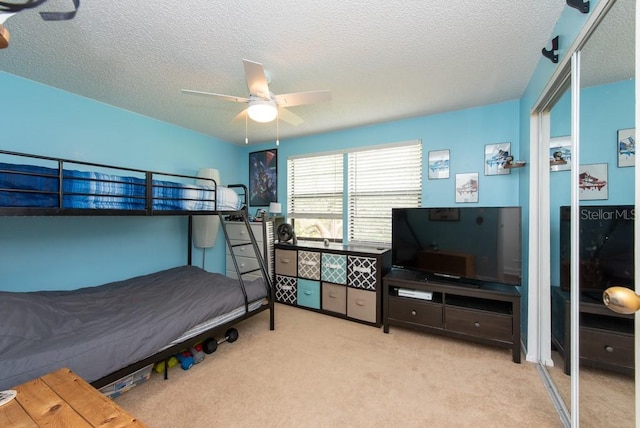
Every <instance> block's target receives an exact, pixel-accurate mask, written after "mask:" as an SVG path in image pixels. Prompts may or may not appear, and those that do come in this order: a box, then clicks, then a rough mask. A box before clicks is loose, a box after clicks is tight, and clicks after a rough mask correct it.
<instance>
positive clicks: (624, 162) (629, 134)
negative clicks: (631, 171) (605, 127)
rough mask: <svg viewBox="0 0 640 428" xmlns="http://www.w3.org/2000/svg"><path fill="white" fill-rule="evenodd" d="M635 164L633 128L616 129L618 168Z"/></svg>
mask: <svg viewBox="0 0 640 428" xmlns="http://www.w3.org/2000/svg"><path fill="white" fill-rule="evenodd" d="M635 164H636V130H635V128H629V129H619V130H618V168H623V167H626V166H635Z"/></svg>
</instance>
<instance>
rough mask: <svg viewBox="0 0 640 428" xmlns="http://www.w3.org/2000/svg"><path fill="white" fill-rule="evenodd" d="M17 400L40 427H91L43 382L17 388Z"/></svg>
mask: <svg viewBox="0 0 640 428" xmlns="http://www.w3.org/2000/svg"><path fill="white" fill-rule="evenodd" d="M15 389H16V391H18V395H17V397H16V398H15V399H16V400H17V401H18V403H20V405H21V406H22V407H23V408H24V410H25V411H26V412H27V413H28V414H29V416H31V418H32V419H33V420H34V421H35V422H36V424H37V425H38V426H51V427H78V428H81V427H91V425H89V423H88V422H87V421H85V420H84V419H83V418H82V417H81V416H80V415H78V414H77V413H76V412H75V411H74V410H73V409H72V408H71V406H70V405H69V404H68V403H66V402H65V401H64V400H62V398H60V396H58V394H56V392H55V391H53V390H51V388H49V386H48V385H47V384H46V383H45V382H44V381H43V380H42V378H38V379H34V380H31V381H29V382H26V383H23V384H22V385H19V386H17V387H16V388H15Z"/></svg>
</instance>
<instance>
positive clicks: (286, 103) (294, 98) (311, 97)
mask: <svg viewBox="0 0 640 428" xmlns="http://www.w3.org/2000/svg"><path fill="white" fill-rule="evenodd" d="M275 99H276V102H277V103H278V106H280V107H293V106H299V105H303V104H314V103H321V102H323V101H329V100H330V99H331V91H309V92H293V93H291V94H281V95H276V96H275Z"/></svg>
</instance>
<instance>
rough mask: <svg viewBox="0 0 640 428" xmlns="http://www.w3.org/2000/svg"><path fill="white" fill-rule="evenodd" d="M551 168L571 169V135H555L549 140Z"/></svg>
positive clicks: (558, 169) (556, 169) (553, 169)
mask: <svg viewBox="0 0 640 428" xmlns="http://www.w3.org/2000/svg"><path fill="white" fill-rule="evenodd" d="M549 168H550V169H551V171H568V170H570V169H571V137H570V136H568V135H567V136H565V137H555V138H552V139H551V140H550V141H549Z"/></svg>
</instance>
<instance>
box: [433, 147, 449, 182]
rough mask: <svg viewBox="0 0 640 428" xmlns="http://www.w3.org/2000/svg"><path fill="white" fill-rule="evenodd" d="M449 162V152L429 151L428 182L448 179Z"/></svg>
mask: <svg viewBox="0 0 640 428" xmlns="http://www.w3.org/2000/svg"><path fill="white" fill-rule="evenodd" d="M449 160H450V151H449V150H433V151H430V152H429V158H428V170H429V175H428V177H429V180H441V179H445V178H449Z"/></svg>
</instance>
